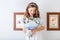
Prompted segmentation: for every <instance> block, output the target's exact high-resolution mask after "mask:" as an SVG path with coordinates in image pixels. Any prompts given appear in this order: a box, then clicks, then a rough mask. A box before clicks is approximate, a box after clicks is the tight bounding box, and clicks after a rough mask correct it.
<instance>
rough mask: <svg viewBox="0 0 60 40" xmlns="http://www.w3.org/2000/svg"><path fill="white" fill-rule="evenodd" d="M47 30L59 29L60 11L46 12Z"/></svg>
mask: <svg viewBox="0 0 60 40" xmlns="http://www.w3.org/2000/svg"><path fill="white" fill-rule="evenodd" d="M47 30H60V12H47Z"/></svg>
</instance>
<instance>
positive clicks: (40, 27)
mask: <svg viewBox="0 0 60 40" xmlns="http://www.w3.org/2000/svg"><path fill="white" fill-rule="evenodd" d="M43 29H44V26H39V27H37V28H36V29H34V30H31V32H32V34H35V33H36V32H38V31H41V30H43Z"/></svg>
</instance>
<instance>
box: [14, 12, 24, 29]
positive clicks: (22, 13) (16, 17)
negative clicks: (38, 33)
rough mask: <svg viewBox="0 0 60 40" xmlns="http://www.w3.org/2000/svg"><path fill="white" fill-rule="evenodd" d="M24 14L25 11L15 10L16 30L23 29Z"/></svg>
mask: <svg viewBox="0 0 60 40" xmlns="http://www.w3.org/2000/svg"><path fill="white" fill-rule="evenodd" d="M23 16H24V12H14V30H23V27H22V26H21V23H20V22H21V21H20V19H21V18H22V17H23Z"/></svg>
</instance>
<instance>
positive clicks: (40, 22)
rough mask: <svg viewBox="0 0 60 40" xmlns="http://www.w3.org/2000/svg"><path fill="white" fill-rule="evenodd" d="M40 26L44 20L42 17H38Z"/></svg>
mask: <svg viewBox="0 0 60 40" xmlns="http://www.w3.org/2000/svg"><path fill="white" fill-rule="evenodd" d="M38 22H39V26H40V25H43V20H42V19H41V18H38Z"/></svg>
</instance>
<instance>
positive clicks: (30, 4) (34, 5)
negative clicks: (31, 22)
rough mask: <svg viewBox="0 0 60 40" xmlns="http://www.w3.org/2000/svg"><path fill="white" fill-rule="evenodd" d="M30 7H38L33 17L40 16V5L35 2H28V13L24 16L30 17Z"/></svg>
mask: <svg viewBox="0 0 60 40" xmlns="http://www.w3.org/2000/svg"><path fill="white" fill-rule="evenodd" d="M30 7H35V8H36V12H35V14H34V15H33V17H35V18H37V17H40V15H39V10H38V5H37V4H36V3H34V2H31V3H29V4H28V6H27V8H26V13H25V14H24V16H26V17H27V18H28V17H30V15H29V12H28V8H30Z"/></svg>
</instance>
